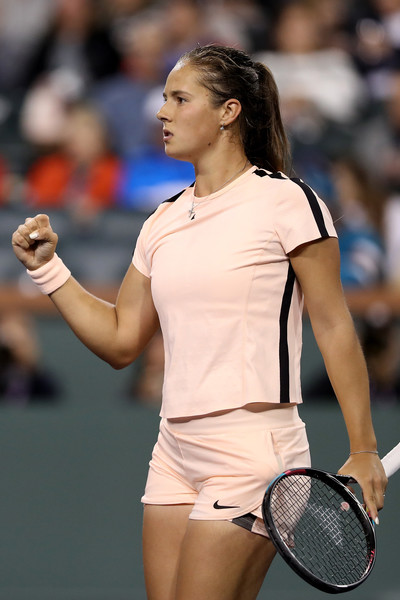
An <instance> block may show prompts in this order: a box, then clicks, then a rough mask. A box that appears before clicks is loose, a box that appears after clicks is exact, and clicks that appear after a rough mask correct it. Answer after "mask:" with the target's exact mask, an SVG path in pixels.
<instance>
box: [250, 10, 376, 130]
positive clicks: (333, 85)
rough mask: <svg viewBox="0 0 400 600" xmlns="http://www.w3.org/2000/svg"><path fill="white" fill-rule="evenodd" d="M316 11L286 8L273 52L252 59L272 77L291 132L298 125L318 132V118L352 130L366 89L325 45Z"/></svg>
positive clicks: (343, 56) (345, 59)
mask: <svg viewBox="0 0 400 600" xmlns="http://www.w3.org/2000/svg"><path fill="white" fill-rule="evenodd" d="M317 5H318V3H315V2H310V1H309V0H296V1H292V2H288V3H284V4H283V7H282V9H281V12H280V14H279V17H278V19H277V22H276V24H275V36H274V42H275V44H274V45H273V47H272V51H267V52H260V53H258V54H256V56H255V58H256V59H257V60H260V61H261V62H263V63H264V64H266V65H267V66H268V67H269V68H270V69H271V71H272V73H273V74H274V76H275V79H276V81H277V85H278V88H279V90H280V96H281V101H282V108H283V114H284V117H285V121H286V123H287V125H288V127H289V129H290V128H291V127H296V121H300V120H301V121H303V122H306V123H308V124H309V126H310V127H312V126H314V128H315V127H320V124H319V121H320V120H321V118H322V119H328V120H331V121H333V122H335V124H336V125H346V124H347V125H348V124H349V123H350V124H351V123H352V122H353V121H354V120H355V119H357V116H358V111H359V110H360V108H361V107H362V106H363V104H364V102H365V87H364V83H363V81H362V79H361V78H360V76H359V75H358V73H357V71H356V69H355V67H354V65H353V63H352V60H351V57H350V56H349V55H348V54H347V53H346V52H345V51H344V50H341V49H340V48H337V47H332V46H327V45H326V44H327V41H329V37H328V39H327V36H326V35H325V33H326V31H325V30H324V27H323V21H321V17H320V13H319V11H318V10H317Z"/></svg>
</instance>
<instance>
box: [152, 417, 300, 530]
mask: <svg viewBox="0 0 400 600" xmlns="http://www.w3.org/2000/svg"><path fill="white" fill-rule="evenodd" d="M309 465H310V454H309V445H308V440H307V435H306V430H305V425H304V423H303V421H302V420H301V419H300V417H299V415H298V411H297V407H296V406H291V407H288V408H277V409H272V410H266V411H263V412H256V413H255V412H251V411H248V410H246V409H237V410H233V411H231V412H229V413H226V414H223V415H219V416H207V417H202V418H198V419H192V420H190V421H187V422H183V423H181V422H180V423H177V422H171V421H168V420H167V419H162V420H161V424H160V433H159V436H158V440H157V443H156V445H155V446H154V450H153V454H152V458H151V461H150V469H149V474H148V478H147V483H146V489H145V493H144V496H143V498H142V502H143V503H144V504H161V505H162V504H193V510H192V512H191V513H190V518H191V519H198V520H229V521H233V522H237V524H239V525H242V526H244V527H246V528H247V529H250V530H252V531H254V532H255V533H260V534H262V535H266V531H265V527H264V524H263V521H262V513H261V504H262V500H263V497H264V493H265V490H266V488H267V486H268V484H269V483H270V481H272V479H274V478H275V477H276V476H277V475H279V473H281V472H282V471H284V470H285V469H287V468H290V467H295V466H309ZM244 517H246V519H244ZM238 518H240V519H238ZM243 519H244V521H246V522H247V525H246V524H244V521H243ZM239 521H241V522H239Z"/></svg>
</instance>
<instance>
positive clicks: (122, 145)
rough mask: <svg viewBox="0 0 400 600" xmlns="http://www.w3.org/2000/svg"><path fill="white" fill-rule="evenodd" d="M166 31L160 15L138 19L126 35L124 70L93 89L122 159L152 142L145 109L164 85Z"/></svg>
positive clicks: (95, 100)
mask: <svg viewBox="0 0 400 600" xmlns="http://www.w3.org/2000/svg"><path fill="white" fill-rule="evenodd" d="M165 30H166V27H165V23H164V22H163V19H162V15H161V14H160V13H154V14H153V13H151V14H149V15H147V16H143V17H142V18H140V19H137V20H135V21H134V22H133V24H132V25H131V26H130V28H129V31H128V32H127V34H126V38H125V46H124V48H123V59H122V64H123V69H122V71H121V72H120V73H118V74H117V75H115V76H113V77H109V78H107V79H106V80H105V81H103V82H101V83H99V84H98V85H96V86H95V87H94V89H93V94H92V99H93V101H94V102H95V104H96V105H97V106H98V108H99V109H100V111H101V112H102V113H103V115H104V117H105V119H106V122H107V124H108V127H109V130H110V135H111V137H112V140H113V144H114V148H115V150H116V152H117V153H118V154H119V155H121V156H124V157H133V156H135V155H137V154H138V153H140V151H141V149H142V148H143V146H145V145H147V144H148V142H149V134H148V127H147V124H148V121H147V120H146V119H145V118H144V115H143V110H144V103H145V101H146V98H147V96H148V94H149V92H150V91H151V90H152V89H154V88H155V87H156V86H159V85H161V84H162V83H163V79H164V63H163V57H164V53H165Z"/></svg>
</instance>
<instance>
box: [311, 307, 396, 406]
mask: <svg viewBox="0 0 400 600" xmlns="http://www.w3.org/2000/svg"><path fill="white" fill-rule="evenodd" d="M358 329H359V335H360V341H361V345H362V348H363V351H364V355H365V360H366V363H367V368H368V373H369V380H370V394H371V402H372V404H374V405H380V406H391V405H399V403H400V363H399V356H400V354H399V350H400V336H399V329H398V325H397V323H396V320H395V319H394V318H393V316H392V315H390V313H389V312H388V310H387V308H386V307H385V306H384V305H381V304H377V305H373V306H372V307H371V309H370V310H369V311H368V313H367V315H366V316H365V318H363V319H361V321H360V322H359V323H358ZM304 398H305V401H313V400H316V401H319V400H335V393H334V391H333V389H332V386H331V383H330V381H329V378H328V376H327V374H326V371H325V369H323V370H322V371H321V373H319V374H318V375H317V376H316V377H314V378H313V380H312V381H311V382H310V384H309V385H307V386H305V387H304Z"/></svg>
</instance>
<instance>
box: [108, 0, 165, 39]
mask: <svg viewBox="0 0 400 600" xmlns="http://www.w3.org/2000/svg"><path fill="white" fill-rule="evenodd" d="M152 5H154V1H153V0H104V2H103V6H104V15H105V18H106V19H107V22H108V24H109V29H110V32H111V35H112V39H113V40H114V41H115V43H116V45H117V48H118V49H120V50H121V49H123V47H124V44H125V37H126V35H127V33H128V35H129V29H130V27H131V25H132V24H134V22H135V20H136V18H139V19H140V18H141V16H142V15H143V14H149V11H148V9H151V8H152Z"/></svg>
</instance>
